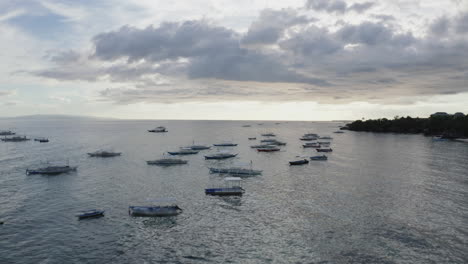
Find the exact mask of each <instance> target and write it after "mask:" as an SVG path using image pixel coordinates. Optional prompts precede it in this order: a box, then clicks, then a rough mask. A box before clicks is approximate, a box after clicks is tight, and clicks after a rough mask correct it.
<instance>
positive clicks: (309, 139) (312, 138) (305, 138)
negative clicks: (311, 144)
mask: <svg viewBox="0 0 468 264" xmlns="http://www.w3.org/2000/svg"><path fill="white" fill-rule="evenodd" d="M300 140H302V141H312V140H317V137H314V136H303V137H301V138H300Z"/></svg>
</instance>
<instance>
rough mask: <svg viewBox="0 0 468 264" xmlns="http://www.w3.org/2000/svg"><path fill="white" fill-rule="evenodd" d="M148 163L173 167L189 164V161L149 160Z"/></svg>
mask: <svg viewBox="0 0 468 264" xmlns="http://www.w3.org/2000/svg"><path fill="white" fill-rule="evenodd" d="M146 163H147V164H148V165H159V166H171V165H182V164H187V163H188V161H186V160H181V159H158V160H148V161H147V162H146Z"/></svg>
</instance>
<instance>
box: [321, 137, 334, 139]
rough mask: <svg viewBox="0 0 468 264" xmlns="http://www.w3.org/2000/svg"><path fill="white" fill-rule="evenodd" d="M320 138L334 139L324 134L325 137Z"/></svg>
mask: <svg viewBox="0 0 468 264" xmlns="http://www.w3.org/2000/svg"><path fill="white" fill-rule="evenodd" d="M318 139H333V138H332V137H329V136H324V137H319V138H318Z"/></svg>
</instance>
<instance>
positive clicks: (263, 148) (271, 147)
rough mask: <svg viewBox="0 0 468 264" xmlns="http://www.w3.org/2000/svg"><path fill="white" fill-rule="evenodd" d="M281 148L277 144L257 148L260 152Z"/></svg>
mask: <svg viewBox="0 0 468 264" xmlns="http://www.w3.org/2000/svg"><path fill="white" fill-rule="evenodd" d="M280 150H281V149H280V148H278V147H276V146H271V145H270V146H268V147H262V148H257V151H258V152H274V151H280Z"/></svg>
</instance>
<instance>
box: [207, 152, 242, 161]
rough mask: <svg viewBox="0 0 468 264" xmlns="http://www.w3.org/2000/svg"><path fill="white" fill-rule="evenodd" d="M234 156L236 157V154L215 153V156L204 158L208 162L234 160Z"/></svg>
mask: <svg viewBox="0 0 468 264" xmlns="http://www.w3.org/2000/svg"><path fill="white" fill-rule="evenodd" d="M235 156H237V154H232V153H216V154H212V155H206V156H205V159H207V160H209V159H216V160H220V159H229V158H234V157H235Z"/></svg>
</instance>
